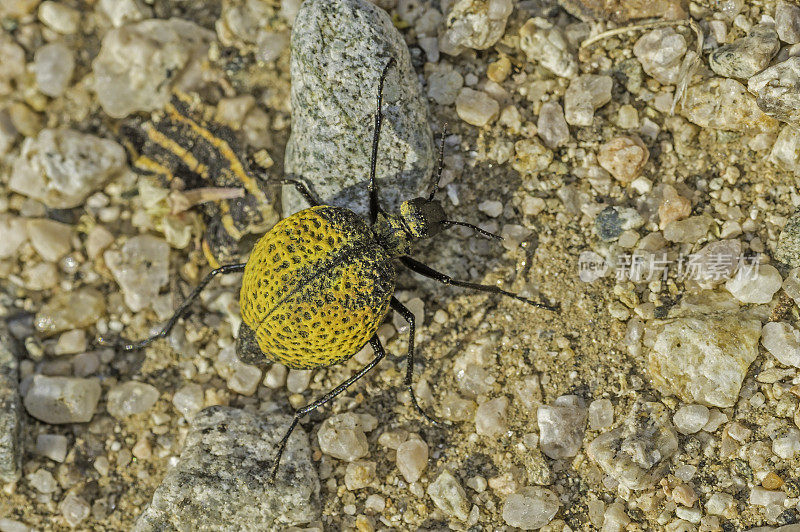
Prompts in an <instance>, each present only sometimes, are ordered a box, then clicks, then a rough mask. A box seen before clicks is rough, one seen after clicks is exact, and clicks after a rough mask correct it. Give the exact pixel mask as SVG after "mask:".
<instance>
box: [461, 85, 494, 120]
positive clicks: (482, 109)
mask: <svg viewBox="0 0 800 532" xmlns="http://www.w3.org/2000/svg"><path fill="white" fill-rule="evenodd" d="M456 113H458V116H459V118H461V120H463V121H464V122H466V123H467V124H471V125H473V126H478V127H483V126H486V125H488V124H489V123H490V122H492V121H494V119H496V118H497V116H498V115H499V114H500V104H499V103H497V100H495V99H494V98H492V97H491V96H489V95H488V94H486V93H485V92H483V91H476V90H472V89H469V88H466V87H464V88H463V89H461V91H460V92H459V93H458V97H457V98H456Z"/></svg>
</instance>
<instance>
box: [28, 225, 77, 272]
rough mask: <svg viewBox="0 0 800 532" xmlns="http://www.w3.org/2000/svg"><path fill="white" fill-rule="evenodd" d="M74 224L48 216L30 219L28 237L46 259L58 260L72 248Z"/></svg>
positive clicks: (34, 247)
mask: <svg viewBox="0 0 800 532" xmlns="http://www.w3.org/2000/svg"><path fill="white" fill-rule="evenodd" d="M71 237H72V226H71V225H67V224H62V223H61V222H56V221H53V220H48V219H46V218H34V219H30V220H28V238H30V241H31V245H33V249H35V250H36V253H38V254H39V256H40V257H42V258H43V259H44V260H46V261H49V262H56V261H58V259H60V258H61V257H63V256H64V255H66V254H67V253H69V251H70V250H71V249H72V246H71V244H70V240H71Z"/></svg>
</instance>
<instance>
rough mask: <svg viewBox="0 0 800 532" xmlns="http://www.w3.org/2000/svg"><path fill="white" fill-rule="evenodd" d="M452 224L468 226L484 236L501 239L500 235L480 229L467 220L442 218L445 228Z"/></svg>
mask: <svg viewBox="0 0 800 532" xmlns="http://www.w3.org/2000/svg"><path fill="white" fill-rule="evenodd" d="M453 225H460V226H461V227H469V228H470V229H472V230H474V231H477V232H478V233H480V234H482V235H483V236H485V237H488V238H495V239H497V240H503V237H502V236H500V235H496V234H494V233H490V232H489V231H487V230H485V229H481V228H480V227H478V226H477V225H472V224H468V223H467V222H456V221H453V220H444V221H442V226H443V227H444V228H445V229H447V228H448V227H451V226H453Z"/></svg>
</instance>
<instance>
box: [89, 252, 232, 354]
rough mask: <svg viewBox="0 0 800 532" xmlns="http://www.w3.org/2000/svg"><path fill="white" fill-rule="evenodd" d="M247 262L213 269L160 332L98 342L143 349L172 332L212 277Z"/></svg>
mask: <svg viewBox="0 0 800 532" xmlns="http://www.w3.org/2000/svg"><path fill="white" fill-rule="evenodd" d="M245 264H246V263H244V262H243V263H241V264H228V265H226V266H220V267H219V268H216V269H214V270H211V272H210V273H209V274H208V275H206V276H205V278H203V280H202V281H200V284H198V285H197V286H196V287H195V289H194V290H192V293H191V294H189V297H187V298H186V299H185V300H184V301H183V303H181V306H180V307H178V310H176V311H175V313H174V314H173V315H172V317H171V318H170V319H169V321H168V322H167V324H166V325H165V326H164V328H163V329H161V331H159V332H158V333H156V334H154V335H153V336H150V337H149V338H145V339H144V340H139V341H138V342H131V343H122V342H120V341H119V340H117V341H116V342H113V341H109V340H106V339H105V338H103V337H100V338H98V343H99V344H100V345H110V346H113V347H116V348H117V349H122V350H123V351H135V350H137V349H142V348H143V347H147V346H148V345H150V344H152V343H153V342H154V341H156V340H158V339H159V338H164V337H165V336H167V335H168V334H169V333H170V331H172V328H173V327H175V324H176V323H178V320H179V319H180V318H181V317H182V316H183V315H184V314H186V312H187V311H188V310H189V307H190V306H191V305H192V303H193V302H194V300H195V299H197V297H198V296H199V295H200V292H202V291H203V289H204V288H205V287H206V285H207V284H208V283H210V282H211V279H213V278H214V277H216V276H217V275H220V274H222V275H224V274H226V273H237V272H242V271H244V267H245Z"/></svg>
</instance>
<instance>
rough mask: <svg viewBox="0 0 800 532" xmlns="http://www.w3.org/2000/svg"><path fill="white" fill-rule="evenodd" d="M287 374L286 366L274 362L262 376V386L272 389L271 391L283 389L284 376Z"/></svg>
mask: <svg viewBox="0 0 800 532" xmlns="http://www.w3.org/2000/svg"><path fill="white" fill-rule="evenodd" d="M288 373H289V369H288V368H287V367H286V366H284V365H283V364H278V363H277V362H276V363H275V364H273V365H272V366H270V368H269V369H268V370H267V372H266V373H265V374H264V386H266V387H268V388H272V389H273V390H278V389H280V388H283V386H284V385H285V384H286V376H287V374H288Z"/></svg>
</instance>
